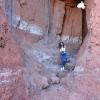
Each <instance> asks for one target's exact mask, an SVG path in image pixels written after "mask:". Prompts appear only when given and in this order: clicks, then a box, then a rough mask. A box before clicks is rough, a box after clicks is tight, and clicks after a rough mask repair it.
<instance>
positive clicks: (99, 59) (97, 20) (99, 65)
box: [77, 0, 100, 70]
mask: <svg viewBox="0 0 100 100" xmlns="http://www.w3.org/2000/svg"><path fill="white" fill-rule="evenodd" d="M86 4H87V9H86V15H87V16H86V17H87V24H88V34H87V36H86V38H85V41H84V43H83V45H82V47H81V49H80V51H79V55H78V61H77V66H79V67H83V68H85V70H91V69H93V70H96V69H100V34H99V33H100V13H99V11H100V6H99V0H93V1H92V2H90V1H89V0H86Z"/></svg>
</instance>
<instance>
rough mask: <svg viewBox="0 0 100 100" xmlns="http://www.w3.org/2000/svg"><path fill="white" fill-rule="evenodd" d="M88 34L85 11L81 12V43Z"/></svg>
mask: <svg viewBox="0 0 100 100" xmlns="http://www.w3.org/2000/svg"><path fill="white" fill-rule="evenodd" d="M87 33H88V27H87V20H86V10H82V43H83V41H84V39H85V37H86V35H87Z"/></svg>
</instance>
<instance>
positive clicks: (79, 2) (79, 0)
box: [76, 0, 85, 9]
mask: <svg viewBox="0 0 100 100" xmlns="http://www.w3.org/2000/svg"><path fill="white" fill-rule="evenodd" d="M76 3H77V8H81V9H85V4H84V0H76Z"/></svg>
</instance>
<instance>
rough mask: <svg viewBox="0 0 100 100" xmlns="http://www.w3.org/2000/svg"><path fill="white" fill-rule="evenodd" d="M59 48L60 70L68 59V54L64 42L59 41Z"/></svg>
mask: <svg viewBox="0 0 100 100" xmlns="http://www.w3.org/2000/svg"><path fill="white" fill-rule="evenodd" d="M59 49H60V64H61V71H62V70H64V67H65V64H66V63H67V61H68V58H69V55H68V54H67V52H66V50H65V47H64V43H63V42H60V43H59Z"/></svg>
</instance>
